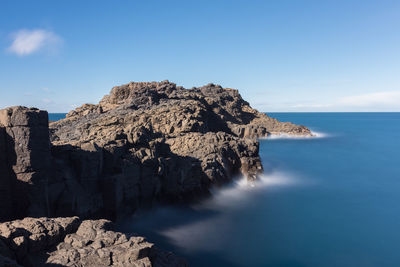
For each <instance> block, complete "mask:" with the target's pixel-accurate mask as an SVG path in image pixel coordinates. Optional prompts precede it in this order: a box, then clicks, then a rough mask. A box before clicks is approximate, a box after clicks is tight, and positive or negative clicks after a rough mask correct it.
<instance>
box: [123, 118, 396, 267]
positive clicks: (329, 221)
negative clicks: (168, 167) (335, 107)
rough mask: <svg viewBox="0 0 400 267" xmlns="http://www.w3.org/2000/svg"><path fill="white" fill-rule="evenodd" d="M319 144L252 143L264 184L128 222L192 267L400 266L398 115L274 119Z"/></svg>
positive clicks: (241, 185) (236, 186) (238, 186)
mask: <svg viewBox="0 0 400 267" xmlns="http://www.w3.org/2000/svg"><path fill="white" fill-rule="evenodd" d="M270 115H271V116H272V117H275V118H277V119H279V120H281V121H291V122H294V123H297V124H303V125H306V126H308V127H310V128H311V129H312V130H314V131H317V132H319V133H323V134H324V135H325V137H322V138H312V139H311V138H309V139H271V140H261V141H260V154H261V157H262V161H263V164H264V167H265V175H264V176H263V177H262V179H261V181H260V182H259V183H258V184H256V185H255V186H254V187H252V186H250V185H247V184H246V183H245V181H243V180H239V181H237V182H235V183H233V184H232V185H230V186H227V187H226V188H223V189H219V190H215V192H214V196H213V198H211V199H209V200H207V201H205V202H204V203H201V204H198V205H196V206H182V207H161V208H158V209H156V210H152V211H150V212H147V213H142V214H136V215H135V216H133V217H132V218H130V219H128V220H126V221H124V222H123V223H121V224H120V225H119V228H120V230H122V231H126V232H136V233H138V234H141V235H145V236H146V237H147V238H148V239H149V240H150V241H152V242H155V243H156V244H157V245H158V246H159V247H161V248H163V249H166V250H171V251H173V252H175V253H176V254H178V255H180V256H183V257H185V258H186V259H188V261H189V263H190V265H191V266H288V267H289V266H290V267H303V266H304V267H305V266H328V267H329V266H400V231H399V226H400V206H399V203H400V157H399V153H400V140H399V137H400V113H273V114H270Z"/></svg>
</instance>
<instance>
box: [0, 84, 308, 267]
mask: <svg viewBox="0 0 400 267" xmlns="http://www.w3.org/2000/svg"><path fill="white" fill-rule="evenodd" d="M270 134H292V135H302V136H311V135H312V134H311V132H310V131H309V130H308V129H307V128H306V127H304V126H297V125H294V124H292V123H281V122H278V121H277V120H275V119H272V118H270V117H268V116H267V115H265V114H263V113H260V112H258V111H257V110H255V109H252V108H251V107H250V106H249V104H248V103H247V102H246V101H244V100H243V99H242V98H241V96H240V95H239V93H238V91H237V90H234V89H224V88H222V87H221V86H217V85H214V84H208V85H206V86H203V87H199V88H192V89H189V90H188V89H184V88H182V87H179V86H176V85H175V84H173V83H170V82H168V81H163V82H148V83H129V84H126V85H122V86H117V87H114V88H113V89H112V91H111V93H110V94H109V95H107V96H105V97H104V98H103V99H102V100H101V101H100V103H99V104H96V105H93V104H85V105H83V106H81V107H79V108H77V109H75V110H73V111H71V112H70V113H68V115H67V118H66V119H64V120H61V121H57V122H53V123H51V124H50V129H49V124H48V114H47V112H45V111H40V110H37V109H34V108H25V107H11V108H7V109H3V110H0V222H1V221H7V220H8V221H10V220H15V219H21V218H24V217H27V216H30V217H42V218H39V219H34V218H25V219H23V220H16V221H11V222H6V223H3V224H0V266H18V264H22V265H24V266H40V264H42V265H43V264H53V266H54V265H57V264H58V266H59V265H61V266H150V265H156V266H171V265H172V266H182V265H185V263H184V262H182V261H181V260H179V259H177V258H176V257H174V256H173V255H170V254H167V253H163V252H160V251H158V250H157V249H156V248H154V246H153V245H152V244H151V243H148V242H146V241H144V239H143V238H141V237H135V236H126V235H124V234H121V233H116V232H113V231H111V230H110V229H111V228H110V225H111V223H110V222H109V221H104V220H100V221H84V222H83V223H81V221H80V220H79V219H78V218H76V217H72V216H79V217H81V218H84V219H98V218H107V219H116V218H118V217H119V216H124V215H126V214H131V213H132V212H134V211H135V210H137V209H138V208H139V207H143V206H150V205H152V204H153V203H158V202H164V203H165V202H184V201H191V200H195V199H198V198H199V197H202V196H206V195H207V194H209V189H210V187H211V185H213V184H216V185H219V184H223V183H226V182H228V181H230V180H231V179H232V178H233V177H234V176H236V175H244V176H247V178H248V179H256V178H257V175H258V174H259V173H261V172H262V165H261V161H260V157H259V151H258V150H259V144H258V141H257V138H260V137H268V136H269V135H270ZM45 216H46V217H72V218H58V219H48V218H46V217H45ZM78 227H79V229H78ZM65 236H66V237H65ZM64 237H65V238H64ZM60 242H61V243H60ZM57 244H58V245H57ZM46 253H47V254H46ZM43 259H46V261H43Z"/></svg>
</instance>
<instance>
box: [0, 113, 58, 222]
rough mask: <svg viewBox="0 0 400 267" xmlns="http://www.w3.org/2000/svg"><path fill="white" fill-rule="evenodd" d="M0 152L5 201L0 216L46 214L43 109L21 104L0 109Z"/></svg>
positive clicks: (46, 142) (46, 133) (47, 170)
mask: <svg viewBox="0 0 400 267" xmlns="http://www.w3.org/2000/svg"><path fill="white" fill-rule="evenodd" d="M0 153H1V154H0V159H1V163H0V174H1V176H0V185H2V186H1V188H2V189H0V190H2V191H6V192H4V195H3V194H2V197H1V198H4V201H5V203H8V204H7V207H8V208H7V207H6V208H5V209H4V210H2V211H1V212H0V214H1V213H2V214H3V216H0V217H3V218H10V217H13V216H16V217H23V216H27V215H35V216H46V215H48V209H47V199H46V195H47V180H48V177H49V173H50V166H51V165H50V163H51V154H50V142H49V131H48V115H47V112H46V111H40V110H38V109H33V108H32V109H28V108H24V107H11V108H7V109H3V110H0ZM33 185H34V186H33ZM3 186H4V187H3ZM7 192H8V193H7ZM10 192H12V193H11V194H10ZM12 211H13V212H12Z"/></svg>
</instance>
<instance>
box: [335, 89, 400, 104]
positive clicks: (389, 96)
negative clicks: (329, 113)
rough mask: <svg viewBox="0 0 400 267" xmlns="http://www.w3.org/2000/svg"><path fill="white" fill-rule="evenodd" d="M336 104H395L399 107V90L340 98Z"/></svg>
mask: <svg viewBox="0 0 400 267" xmlns="http://www.w3.org/2000/svg"><path fill="white" fill-rule="evenodd" d="M336 104H337V105H343V106H352V107H375V106H397V107H400V91H388V92H378V93H369V94H362V95H354V96H347V97H343V98H340V99H339V100H338V101H337V103H336Z"/></svg>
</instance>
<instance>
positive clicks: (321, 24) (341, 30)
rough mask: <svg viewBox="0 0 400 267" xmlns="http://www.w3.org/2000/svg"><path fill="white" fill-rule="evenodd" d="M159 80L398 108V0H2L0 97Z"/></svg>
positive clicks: (89, 96) (44, 104)
mask: <svg viewBox="0 0 400 267" xmlns="http://www.w3.org/2000/svg"><path fill="white" fill-rule="evenodd" d="M162 80H169V81H171V82H174V83H176V84H177V85H182V86H184V87H186V88H191V87H193V86H202V85H205V84H207V83H210V82H212V83H216V84H220V85H222V86H223V87H229V88H236V89H239V92H240V93H241V95H242V97H243V98H244V99H245V100H247V101H248V102H249V103H250V104H251V105H252V106H253V107H255V108H257V109H259V110H260V111H264V112H320V111H324V112H329V111H343V112H346V111H400V1H397V0H395V1H388V0H375V1H371V0H363V1H355V0H347V1H342V0H325V1H320V0H314V1H312V0H309V1H308V0H304V1H301V0H279V1H278V0H275V1H272V0H271V1H268V0H263V1H257V0H254V1H252V0H246V1H245V0H243V1H235V0H229V1H228V0H212V1H208V0H202V1H190V0H186V1H174V0H170V1H165V0H160V1H153V0H148V1H142V0H141V1H134V0H132V1H122V0H121V1H118V0H115V1H100V0H97V1H90V0H87V1H73V0H69V1H61V0H60V1H54V0H52V1H45V0H42V1H19V0H1V1H0V108H4V107H7V106H14V105H24V106H29V107H37V108H40V109H45V110H48V111H49V112H68V111H69V110H71V109H73V108H75V107H78V106H80V105H82V104H84V103H98V102H99V100H100V99H101V98H102V97H103V96H104V95H105V94H108V93H109V91H110V90H111V88H112V87H113V86H116V85H121V84H125V83H128V82H130V81H162Z"/></svg>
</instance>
